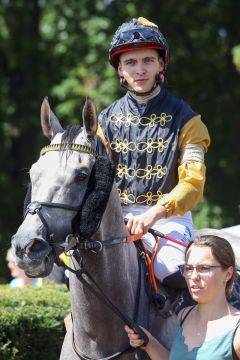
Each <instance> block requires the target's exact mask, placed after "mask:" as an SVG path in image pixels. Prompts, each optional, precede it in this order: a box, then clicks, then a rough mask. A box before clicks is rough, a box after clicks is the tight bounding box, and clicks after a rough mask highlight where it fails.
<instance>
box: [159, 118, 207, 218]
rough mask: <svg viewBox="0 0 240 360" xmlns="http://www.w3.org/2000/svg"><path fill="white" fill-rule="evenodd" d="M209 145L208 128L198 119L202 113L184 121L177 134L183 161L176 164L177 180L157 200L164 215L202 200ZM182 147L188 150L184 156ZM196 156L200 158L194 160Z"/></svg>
mask: <svg viewBox="0 0 240 360" xmlns="http://www.w3.org/2000/svg"><path fill="white" fill-rule="evenodd" d="M195 145H197V146H198V147H197V151H196V152H195V153H194V151H193V150H192V148H194V146H195ZM209 145H210V136H209V133H208V130H207V128H206V126H205V125H204V124H203V122H202V121H201V117H200V116H199V115H197V116H195V117H193V118H192V119H191V120H189V121H188V122H187V124H186V125H185V126H184V127H183V128H182V129H181V133H180V136H179V150H180V159H182V162H181V163H180V164H179V166H178V179H179V180H178V184H177V185H176V186H175V187H174V188H173V190H172V191H170V193H168V194H164V195H163V196H162V198H161V199H160V200H159V201H158V203H159V204H161V205H163V206H164V207H165V208H166V210H167V214H166V217H170V216H177V215H183V214H184V213H185V212H186V211H189V210H192V209H193V208H194V207H195V206H196V205H197V203H198V202H199V201H200V200H201V198H202V196H203V191H204V185H205V179H206V167H205V165H204V152H206V151H207V149H208V146H209ZM199 146H200V147H199ZM201 148H202V149H203V150H202V157H201V156H199V154H198V152H199V151H200V152H201ZM183 150H184V151H189V153H188V155H187V156H186V154H185V156H184V157H181V152H182V151H183ZM196 154H197V156H196ZM196 158H197V159H199V161H194V160H195V159H196ZM180 159H179V161H180Z"/></svg>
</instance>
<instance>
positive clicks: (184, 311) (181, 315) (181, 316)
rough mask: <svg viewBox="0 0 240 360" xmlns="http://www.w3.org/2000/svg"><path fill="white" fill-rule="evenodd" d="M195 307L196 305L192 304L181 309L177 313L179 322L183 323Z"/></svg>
mask: <svg viewBox="0 0 240 360" xmlns="http://www.w3.org/2000/svg"><path fill="white" fill-rule="evenodd" d="M194 307H195V305H191V306H187V307H185V308H183V309H181V310H180V311H179V313H178V315H177V319H178V322H179V323H181V322H182V321H183V320H184V319H185V318H186V317H187V316H188V314H189V313H190V312H191V311H192V310H193V308H194Z"/></svg>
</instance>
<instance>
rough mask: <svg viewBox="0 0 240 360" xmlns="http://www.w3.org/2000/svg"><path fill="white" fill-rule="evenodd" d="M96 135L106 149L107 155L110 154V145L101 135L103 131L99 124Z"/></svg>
mask: <svg viewBox="0 0 240 360" xmlns="http://www.w3.org/2000/svg"><path fill="white" fill-rule="evenodd" d="M97 134H98V136H100V138H101V140H102V142H103V145H104V146H105V149H106V151H107V153H109V152H110V144H109V142H108V141H107V139H106V137H105V135H104V133H103V130H102V128H101V126H100V125H99V124H98V129H97Z"/></svg>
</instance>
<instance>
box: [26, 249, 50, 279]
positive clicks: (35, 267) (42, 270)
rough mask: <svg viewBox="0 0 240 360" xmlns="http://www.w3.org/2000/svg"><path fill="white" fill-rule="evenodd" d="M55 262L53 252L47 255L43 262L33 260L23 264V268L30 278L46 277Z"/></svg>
mask: <svg viewBox="0 0 240 360" xmlns="http://www.w3.org/2000/svg"><path fill="white" fill-rule="evenodd" d="M53 264H54V256H53V254H52V253H51V254H49V255H47V256H46V257H45V258H44V259H43V260H42V261H41V263H38V264H36V263H35V264H32V263H31V262H30V263H28V264H24V265H23V264H22V266H21V267H22V269H23V270H24V272H25V274H26V275H27V276H28V277H30V278H38V277H46V276H48V275H49V274H50V273H51V271H52V268H53Z"/></svg>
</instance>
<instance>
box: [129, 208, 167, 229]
mask: <svg viewBox="0 0 240 360" xmlns="http://www.w3.org/2000/svg"><path fill="white" fill-rule="evenodd" d="M165 216H166V209H165V207H164V206H162V205H160V204H156V205H154V206H152V207H151V208H150V209H148V210H147V211H145V213H143V214H141V215H137V216H134V217H132V218H131V219H128V222H127V230H128V232H129V234H131V235H133V234H141V233H143V234H146V233H147V232H148V229H149V228H150V227H152V225H153V224H154V223H155V222H156V221H157V220H159V219H162V218H165Z"/></svg>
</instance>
